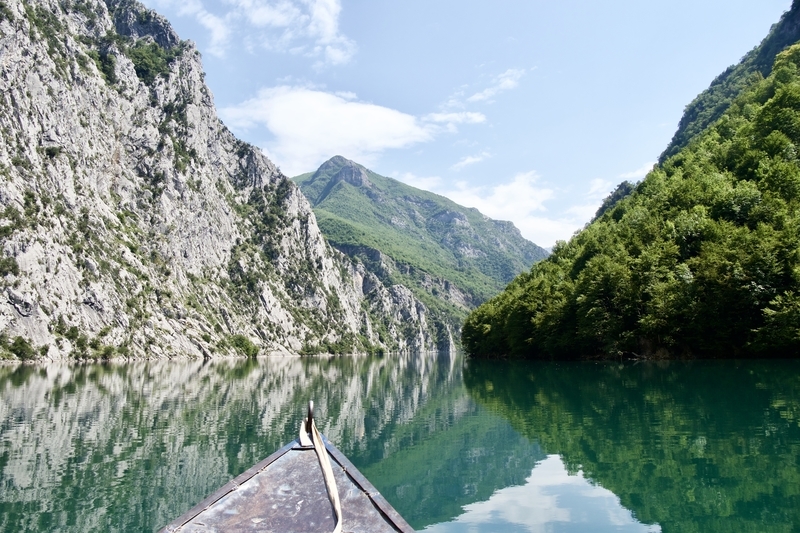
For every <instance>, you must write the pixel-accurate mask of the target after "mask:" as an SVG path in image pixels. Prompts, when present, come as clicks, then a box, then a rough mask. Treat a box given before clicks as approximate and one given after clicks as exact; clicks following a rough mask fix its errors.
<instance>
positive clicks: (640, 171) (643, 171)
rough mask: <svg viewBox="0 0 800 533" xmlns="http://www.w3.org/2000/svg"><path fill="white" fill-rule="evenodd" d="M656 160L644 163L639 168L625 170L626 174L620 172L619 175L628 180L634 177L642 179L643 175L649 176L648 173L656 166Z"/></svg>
mask: <svg viewBox="0 0 800 533" xmlns="http://www.w3.org/2000/svg"><path fill="white" fill-rule="evenodd" d="M655 164H656V162H655V161H648V162H647V163H645V164H643V165H642V166H641V167H639V168H637V169H636V170H634V171H631V172H625V173H624V174H620V175H619V177H620V178H622V179H626V180H632V179H637V180H638V179H642V178H643V177H645V176H647V174H648V173H649V172H650V171H651V170H653V167H654V166H655Z"/></svg>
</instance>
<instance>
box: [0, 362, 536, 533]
mask: <svg viewBox="0 0 800 533" xmlns="http://www.w3.org/2000/svg"><path fill="white" fill-rule="evenodd" d="M461 371H462V364H461V360H460V359H459V358H458V357H457V356H454V355H451V354H416V355H393V356H391V357H384V358H377V357H376V358H367V357H338V358H303V359H300V358H270V359H265V360H258V361H253V360H249V361H245V360H237V361H225V360H222V361H214V362H210V363H208V364H204V363H202V362H194V361H186V362H168V361H158V362H140V363H133V364H109V365H91V366H70V365H52V366H48V367H16V368H10V367H3V368H0V397H2V399H3V401H2V403H1V404H0V421H2V426H0V530H2V531H50V530H60V531H152V530H154V529H155V528H157V527H158V526H160V525H163V524H164V523H166V522H168V521H169V520H170V519H172V518H173V517H175V516H177V515H179V514H180V513H181V512H183V511H185V510H186V509H188V508H189V507H191V506H192V505H193V504H194V503H196V502H197V501H199V500H201V499H202V498H203V497H204V496H206V495H207V494H209V493H211V492H212V491H213V490H214V489H216V488H217V487H218V486H220V485H222V484H223V483H224V482H226V481H227V480H229V479H230V478H231V477H233V476H235V475H237V474H239V473H240V472H242V471H243V470H245V469H246V468H248V467H249V466H251V465H252V464H253V463H255V462H256V461H258V460H259V459H261V458H263V457H265V456H266V455H268V454H269V453H271V452H273V451H274V450H275V449H277V448H278V447H280V446H282V445H283V444H285V443H286V442H289V441H290V440H292V439H294V438H295V436H296V433H297V429H298V425H299V420H300V418H301V416H302V414H303V412H304V406H305V405H306V404H307V401H308V400H309V399H314V401H315V403H316V405H317V413H318V414H319V420H318V423H319V426H320V427H321V429H322V430H323V431H324V432H325V433H326V435H327V436H328V437H329V438H330V439H331V440H332V441H333V442H335V443H336V444H337V446H339V447H340V448H341V449H342V451H343V452H345V454H347V455H348V456H349V457H350V458H351V459H352V460H353V462H354V463H355V464H356V466H358V467H359V468H361V469H362V471H363V472H364V473H365V474H367V476H368V477H369V478H370V480H372V481H373V483H374V484H375V485H376V486H377V487H378V488H379V490H381V491H382V492H383V493H384V495H385V496H386V497H387V498H388V499H389V500H390V501H391V502H392V503H393V505H395V507H397V509H398V510H399V511H400V512H401V513H402V514H404V515H406V517H407V518H408V519H409V521H411V522H412V525H415V527H421V526H424V525H426V524H428V523H431V522H435V521H441V520H447V519H449V518H451V517H453V516H455V515H456V514H458V513H459V512H460V509H461V506H462V505H465V504H468V503H470V502H473V501H477V500H479V499H485V498H487V497H488V496H489V495H490V494H491V493H492V492H493V491H494V490H496V489H497V488H501V487H504V486H508V485H513V484H515V483H521V482H522V481H524V479H525V477H526V476H527V475H528V474H529V473H530V470H531V468H532V466H533V464H534V463H535V461H536V459H537V458H540V457H541V454H540V452H539V451H538V448H536V447H535V446H531V445H530V444H529V443H528V441H527V439H524V438H522V437H520V436H519V435H517V434H516V432H515V431H514V430H513V429H512V428H511V427H510V425H509V424H508V423H507V422H506V421H504V420H503V419H501V418H498V417H496V416H486V417H481V416H476V414H479V413H477V412H478V411H479V410H480V408H479V407H477V406H476V405H475V404H474V403H473V402H472V401H471V400H470V399H469V398H468V397H467V395H466V393H465V391H464V388H463V383H462V376H461ZM444 434H447V435H449V437H448V438H444V437H443V435H444ZM495 447H499V450H500V453H499V454H496V453H495V454H488V453H487V450H491V449H493V448H495ZM482 456H491V457H492V458H494V457H497V458H496V459H491V460H481V457H482ZM492 461H496V462H501V463H502V466H501V467H497V465H494V464H493V463H492Z"/></svg>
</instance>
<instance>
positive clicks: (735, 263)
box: [462, 45, 800, 358]
mask: <svg viewBox="0 0 800 533" xmlns="http://www.w3.org/2000/svg"><path fill="white" fill-rule="evenodd" d="M799 66H800V45H795V46H792V47H790V48H788V49H786V50H784V51H783V52H781V53H780V54H778V55H777V57H776V59H775V63H774V66H773V68H772V71H771V72H770V73H769V76H768V77H767V78H766V79H761V80H759V81H756V82H754V83H752V84H750V85H748V86H747V88H746V89H744V90H743V92H742V93H741V94H740V95H739V96H738V97H736V98H735V99H734V100H733V101H732V103H731V104H730V106H729V107H728V109H727V111H726V112H725V113H724V114H722V115H721V117H720V118H719V119H718V120H717V121H716V122H714V123H713V124H712V125H711V126H709V127H708V128H706V129H705V130H704V131H702V132H701V133H699V134H698V135H696V136H695V137H693V138H692V140H691V141H689V143H688V144H687V145H686V146H685V147H684V148H682V149H681V150H679V151H678V152H677V153H675V155H672V156H671V157H669V158H667V159H666V160H665V161H664V162H663V163H661V164H660V165H659V166H657V167H656V168H655V169H654V170H653V171H652V172H651V173H650V174H649V175H648V176H647V177H646V178H645V179H644V180H643V181H642V182H641V183H639V184H638V185H637V186H636V187H635V188H634V190H633V191H632V192H631V194H630V195H628V196H627V197H625V198H623V199H621V200H620V201H619V202H617V203H616V204H615V205H613V207H610V208H608V209H606V210H605V212H604V213H602V215H601V216H599V217H598V218H597V219H596V220H594V221H593V222H592V223H591V224H589V225H588V226H587V227H586V228H585V229H584V230H583V231H581V232H580V233H579V234H577V235H576V236H575V237H573V238H572V239H571V240H570V241H569V242H563V241H562V242H559V243H558V244H557V245H556V247H555V248H554V250H553V253H552V255H551V256H550V257H549V258H548V259H546V260H544V261H541V262H539V263H537V264H536V265H534V266H533V268H532V269H531V271H530V272H527V273H524V274H522V275H520V276H519V277H517V278H516V279H515V280H514V281H513V282H512V283H511V284H510V285H509V286H508V287H507V289H506V290H505V291H504V292H503V293H501V294H500V295H498V296H496V297H495V298H493V299H491V300H490V301H488V302H486V303H485V304H484V305H482V306H481V307H479V308H478V309H476V310H475V311H474V312H473V313H472V314H471V315H470V316H469V317H468V319H467V321H466V323H465V325H464V327H463V332H462V340H463V343H464V347H465V349H466V351H467V352H468V353H469V354H471V355H472V356H477V357H512V358H586V357H605V358H608V357H620V356H644V357H721V358H727V357H796V356H798V355H800V298H799V297H800V212H798V205H799V203H798V202H799V198H800V197H799V194H798V193H800V161H799V160H798V156H799V154H798V145H799V144H800V74H798V67H799Z"/></svg>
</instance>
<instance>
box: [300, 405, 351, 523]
mask: <svg viewBox="0 0 800 533" xmlns="http://www.w3.org/2000/svg"><path fill="white" fill-rule="evenodd" d="M313 412H314V402H313V401H312V402H308V418H306V419H305V420H304V421H303V424H302V425H301V426H300V444H301V445H302V446H312V445H313V446H314V451H315V452H317V459H319V466H320V468H322V477H323V478H325V488H327V489H328V498H329V499H330V501H331V504H332V505H333V511H334V513H335V514H336V527H335V528H333V533H342V504H341V502H340V501H339V489H338V487H337V486H336V479H335V478H334V477H333V468H332V467H331V460H330V457H328V450H327V449H326V448H325V443H324V442H322V435H321V434H320V432H319V430H318V429H317V425H316V424H315V423H314V415H313ZM309 419H310V420H311V428H310V431H309V430H308V422H309ZM309 433H311V438H310V439H309Z"/></svg>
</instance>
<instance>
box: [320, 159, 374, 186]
mask: <svg viewBox="0 0 800 533" xmlns="http://www.w3.org/2000/svg"><path fill="white" fill-rule="evenodd" d="M321 176H325V177H328V178H329V179H330V182H331V184H332V185H333V184H336V183H338V182H340V181H344V182H347V183H349V184H350V185H353V186H355V187H371V186H372V182H371V181H369V177H368V176H367V169H366V168H364V167H362V166H361V165H359V164H358V163H356V162H354V161H350V160H349V159H346V158H344V157H342V156H340V155H336V156H333V157H332V158H330V159H328V160H327V161H325V162H324V163H322V165H320V167H319V168H318V169H317V171H316V172H315V173H314V179H316V178H317V177H321Z"/></svg>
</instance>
